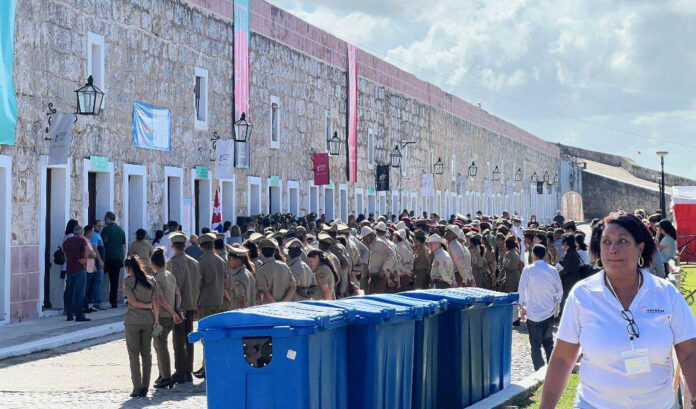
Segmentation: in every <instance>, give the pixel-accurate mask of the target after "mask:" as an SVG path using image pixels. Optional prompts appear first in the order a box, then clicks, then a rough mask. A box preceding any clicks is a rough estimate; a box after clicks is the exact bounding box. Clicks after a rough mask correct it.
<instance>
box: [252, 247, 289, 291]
mask: <svg viewBox="0 0 696 409" xmlns="http://www.w3.org/2000/svg"><path fill="white" fill-rule="evenodd" d="M259 248H260V249H261V254H262V255H263V257H264V261H263V264H261V267H259V268H258V270H257V272H256V288H257V290H258V292H260V293H261V299H262V303H264V304H268V303H273V302H277V301H292V299H293V297H295V288H296V286H297V285H296V283H295V278H294V277H293V276H292V273H291V272H290V268H289V267H288V266H287V264H285V263H283V262H282V261H278V260H276V259H275V255H276V253H277V252H278V251H279V250H278V244H277V243H276V241H275V240H273V239H261V241H259Z"/></svg>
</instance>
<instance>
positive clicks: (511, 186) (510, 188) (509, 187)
mask: <svg viewBox="0 0 696 409" xmlns="http://www.w3.org/2000/svg"><path fill="white" fill-rule="evenodd" d="M514 191H515V182H514V181H512V180H508V181H506V182H505V192H506V193H507V194H508V195H512V194H513V193H514Z"/></svg>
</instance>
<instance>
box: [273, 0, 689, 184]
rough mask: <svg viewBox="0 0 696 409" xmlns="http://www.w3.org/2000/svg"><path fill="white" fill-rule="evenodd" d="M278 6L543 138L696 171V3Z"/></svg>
mask: <svg viewBox="0 0 696 409" xmlns="http://www.w3.org/2000/svg"><path fill="white" fill-rule="evenodd" d="M270 1H271V3H273V4H275V5H277V6H278V7H281V8H283V9H285V10H288V11H290V12H291V13H293V14H295V15H297V16H299V17H301V18H302V19H304V20H306V21H308V22H309V23H311V24H314V25H316V26H318V27H320V28H322V29H324V30H326V31H329V32H331V33H332V34H334V35H336V36H338V37H340V38H342V39H344V40H346V41H349V42H351V43H354V44H356V45H358V46H359V47H361V48H362V49H364V50H366V51H368V52H371V53H372V54H375V55H377V56H379V57H381V58H384V59H386V60H387V61H389V62H391V63H393V64H395V65H397V66H399V67H400V68H402V69H404V70H406V71H409V72H412V73H414V74H416V75H417V76H418V77H419V78H422V79H424V80H427V81H430V82H432V83H434V84H436V85H438V86H440V87H441V88H443V89H444V90H446V91H448V92H451V93H453V94H455V95H457V96H459V97H461V98H463V99H465V100H467V101H469V102H471V103H481V105H482V107H483V109H485V110H487V111H489V112H491V113H493V114H495V115H498V116H500V117H502V118H504V119H506V120H508V121H511V122H513V123H514V124H516V125H518V126H520V127H522V128H524V129H526V130H528V131H529V132H531V133H533V134H535V135H538V136H539V137H541V138H543V139H546V140H548V141H552V142H561V143H565V144H570V145H576V146H580V147H583V148H587V149H593V150H599V151H604V152H609V153H614V154H618V155H624V156H628V157H630V158H631V159H633V160H635V161H636V162H638V163H639V164H641V165H643V166H647V167H651V168H659V158H658V157H657V155H655V152H656V151H658V150H667V151H669V155H668V156H667V158H666V164H665V169H666V171H667V172H670V173H675V174H678V175H682V176H687V177H692V178H696V160H695V159H696V132H695V131H696V74H695V73H696V46H694V42H695V40H696V1H693V0H659V1H657V0H655V1H653V0H650V1H644V0H630V1H628V0H626V1H622V0H613V1H610V2H607V1H603V0H584V1H574V0H548V1H547V0H540V1H531V0H530V1H527V0H496V1H484V0H479V1H477V0H435V1H432V2H422V1H413V0H270Z"/></svg>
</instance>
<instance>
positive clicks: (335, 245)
mask: <svg viewBox="0 0 696 409" xmlns="http://www.w3.org/2000/svg"><path fill="white" fill-rule="evenodd" d="M341 224H342V223H341ZM338 228H339V223H334V224H333V225H332V226H331V227H330V228H329V230H328V231H327V234H328V235H329V236H330V237H331V239H332V242H331V247H330V248H329V251H331V252H332V253H333V254H335V255H336V257H337V258H338V261H339V262H340V267H339V273H340V275H341V282H340V283H339V286H338V287H339V288H338V292H337V293H336V295H337V296H338V297H339V298H343V297H347V296H349V295H350V294H349V288H350V272H351V271H352V269H353V265H352V264H353V263H352V262H351V259H350V257H349V256H348V252H347V250H346V248H345V246H343V245H342V244H341V243H339V241H338V240H337V237H338ZM319 247H320V248H321V239H320V241H319Z"/></svg>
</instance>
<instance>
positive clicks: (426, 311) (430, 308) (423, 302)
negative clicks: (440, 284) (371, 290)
mask: <svg viewBox="0 0 696 409" xmlns="http://www.w3.org/2000/svg"><path fill="white" fill-rule="evenodd" d="M364 298H368V299H371V300H378V301H382V302H387V303H390V304H397V305H414V306H421V307H423V316H425V317H429V316H431V315H433V314H437V313H439V312H442V311H444V310H445V309H447V300H445V299H441V300H435V299H433V300H431V299H422V298H413V297H404V296H403V295H401V294H373V295H368V296H365V297H364Z"/></svg>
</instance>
